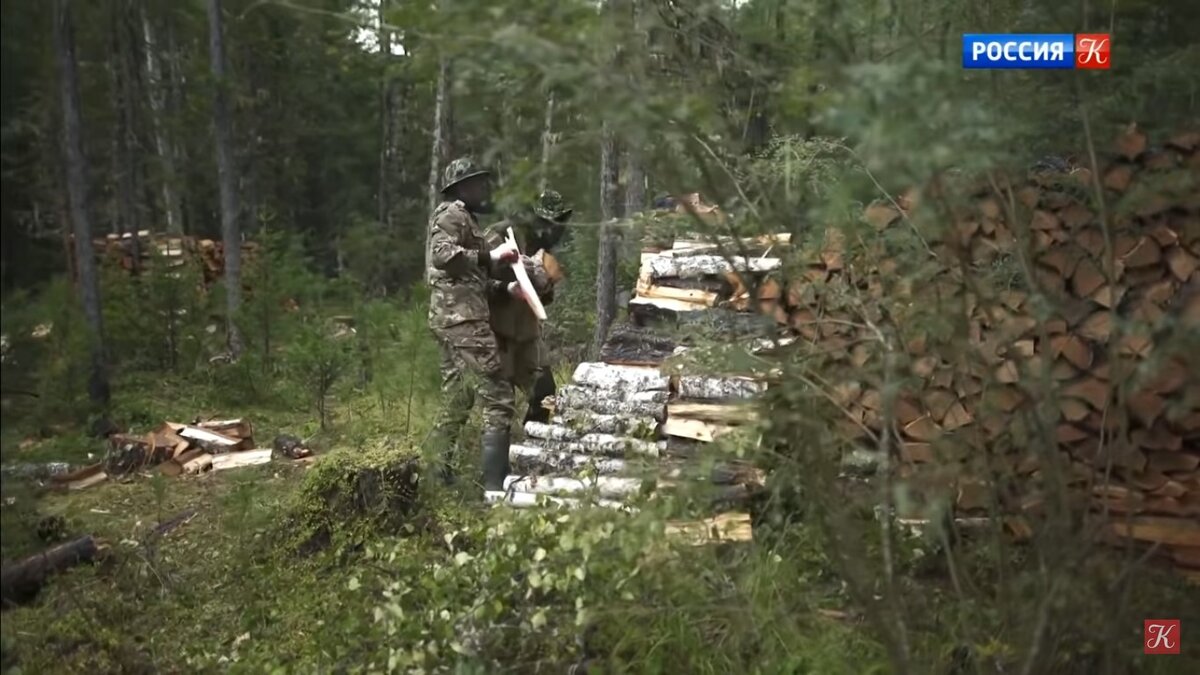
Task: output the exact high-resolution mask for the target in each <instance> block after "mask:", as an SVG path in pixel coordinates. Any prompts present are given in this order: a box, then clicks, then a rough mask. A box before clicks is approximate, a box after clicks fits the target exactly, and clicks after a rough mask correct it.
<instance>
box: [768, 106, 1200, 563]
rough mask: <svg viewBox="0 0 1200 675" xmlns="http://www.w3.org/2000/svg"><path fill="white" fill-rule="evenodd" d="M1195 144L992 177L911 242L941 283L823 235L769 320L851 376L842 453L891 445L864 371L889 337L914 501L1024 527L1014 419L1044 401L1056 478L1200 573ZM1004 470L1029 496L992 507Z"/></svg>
mask: <svg viewBox="0 0 1200 675" xmlns="http://www.w3.org/2000/svg"><path fill="white" fill-rule="evenodd" d="M1198 148H1200V133H1196V132H1192V133H1186V134H1180V135H1178V136H1175V137H1173V138H1171V139H1170V140H1169V141H1168V142H1167V143H1165V144H1163V145H1161V146H1152V145H1150V143H1149V142H1148V139H1147V137H1146V136H1145V135H1144V134H1143V133H1141V132H1140V131H1139V130H1138V129H1137V128H1136V127H1130V128H1129V129H1128V130H1127V131H1126V132H1125V133H1124V134H1123V135H1122V136H1121V137H1120V138H1119V139H1118V141H1117V144H1116V148H1115V150H1116V152H1115V153H1114V156H1113V157H1112V159H1110V160H1109V161H1108V162H1107V163H1106V164H1102V165H1101V171H1100V175H1099V176H1093V175H1092V172H1091V171H1090V170H1088V169H1083V168H1077V169H1074V170H1068V171H1060V172H1057V173H1051V172H1045V171H1043V172H1034V173H1032V174H1031V175H1030V176H1029V177H1028V178H1025V179H1023V180H1020V181H1009V180H1006V179H999V180H992V181H990V182H989V183H988V184H987V185H986V186H984V187H981V188H980V189H979V190H978V191H977V192H975V193H974V194H972V195H971V198H970V202H969V204H968V205H967V206H966V207H960V208H955V207H953V206H952V207H949V208H945V209H939V212H940V213H951V214H953V218H954V222H952V223H949V224H948V226H947V227H946V228H945V231H944V233H943V234H942V235H941V236H939V237H934V238H931V239H930V240H929V241H927V242H924V243H925V245H926V246H927V247H928V248H927V250H928V252H929V253H930V256H929V257H930V260H931V263H930V265H931V268H934V269H935V270H936V271H935V273H933V274H931V275H930V276H928V277H927V279H928V280H927V281H925V282H923V284H922V285H919V286H914V284H912V283H910V282H907V281H906V280H904V279H902V278H897V275H896V274H895V271H896V269H897V265H896V263H895V261H894V260H891V259H888V258H887V257H886V256H884V255H883V254H882V253H881V252H880V250H881V247H877V246H876V245H874V244H872V245H868V246H865V247H861V248H859V249H858V250H853V251H852V250H850V249H849V248H848V247H847V246H845V245H844V243H843V242H842V241H841V240H840V239H839V238H838V237H836V236H827V238H826V241H825V243H824V245H823V247H822V248H821V250H820V251H819V254H817V255H813V256H812V257H811V258H810V259H809V261H808V262H809V263H810V264H809V265H808V266H807V268H806V269H805V270H804V271H803V272H802V273H800V274H798V275H796V278H793V279H791V280H789V282H788V283H786V284H784V288H785V289H786V290H785V292H784V293H783V294H782V298H781V302H782V305H783V307H784V310H783V312H782V313H780V312H779V310H778V309H776V308H775V307H770V308H769V309H768V308H767V307H764V311H774V312H776V313H777V314H779V320H780V322H781V323H782V322H783V321H784V315H786V323H787V325H788V328H789V329H790V332H791V333H793V334H794V335H795V337H796V338H797V339H798V342H799V343H801V345H802V347H804V348H807V349H809V350H810V351H809V353H815V352H818V351H819V352H820V353H821V354H822V356H823V357H824V358H826V359H828V360H829V361H830V362H832V366H831V367H832V368H834V369H837V368H838V366H839V365H840V366H841V370H840V371H839V372H844V373H846V378H845V379H843V380H841V381H840V382H839V383H838V384H837V385H836V386H834V387H833V391H832V392H831V399H832V400H833V401H834V402H835V403H836V405H837V406H838V407H839V409H840V413H841V416H842V419H841V420H840V424H841V426H842V428H843V429H844V431H845V432H846V434H847V435H849V436H851V437H854V438H865V437H870V436H875V437H878V435H879V434H881V433H883V432H884V428H883V427H884V426H885V424H884V422H885V421H884V419H883V418H884V407H885V406H884V403H885V402H884V397H883V394H882V390H883V386H882V382H881V381H880V380H879V378H878V377H876V376H874V375H872V373H878V372H879V371H880V370H881V363H882V358H883V353H884V347H883V345H884V340H887V339H893V340H896V345H895V346H896V347H902V349H900V350H899V351H901V352H903V354H904V358H902V359H901V362H902V363H903V364H904V366H903V368H904V372H901V373H899V377H900V378H903V383H904V386H903V387H902V388H901V389H900V392H899V395H898V396H897V397H896V398H895V400H894V402H893V404H892V406H891V408H892V421H893V422H894V425H895V426H894V428H895V429H896V430H897V433H898V435H899V437H900V440H901V443H900V446H899V453H900V458H901V459H902V460H903V461H904V465H902V466H901V468H900V472H901V474H902V475H904V476H908V477H909V478H910V479H911V480H912V481H913V484H914V485H920V486H928V485H929V484H930V482H929V481H928V480H926V479H927V478H928V476H930V475H937V476H939V478H938V479H937V480H935V481H933V482H935V483H936V482H940V483H941V485H940V487H941V488H944V489H946V491H947V492H948V494H949V495H950V496H951V498H952V499H954V501H955V503H956V506H957V508H958V510H959V512H960V513H964V514H967V515H969V514H971V513H985V512H989V511H991V510H992V509H994V508H996V507H999V508H1000V509H1001V510H1004V511H1014V510H1020V511H1026V512H1036V510H1037V509H1038V508H1039V506H1040V503H1041V497H1040V495H1039V490H1040V489H1041V487H1040V486H1042V485H1044V484H1045V481H1046V480H1048V479H1049V476H1047V475H1045V471H1044V470H1045V469H1046V467H1044V466H1043V464H1044V461H1043V459H1042V458H1039V457H1038V456H1037V454H1036V453H1034V452H1033V451H1032V450H1031V447H1032V446H1033V444H1034V441H1033V440H1030V438H1031V434H1032V433H1033V432H1031V431H1029V430H1028V428H1027V427H1028V426H1029V425H1028V424H1026V421H1027V420H1029V419H1032V418H1033V416H1034V414H1035V413H1034V411H1035V409H1036V407H1037V406H1039V405H1043V404H1044V403H1045V402H1046V397H1047V395H1048V394H1054V396H1053V399H1052V400H1053V404H1054V405H1055V406H1056V408H1057V414H1056V417H1057V419H1056V420H1053V421H1052V423H1051V424H1050V426H1049V430H1048V433H1049V434H1051V435H1052V436H1053V439H1052V442H1053V443H1055V444H1057V446H1058V448H1059V450H1060V452H1061V453H1063V454H1062V455H1061V457H1062V458H1063V459H1064V460H1066V464H1065V465H1066V466H1067V467H1068V468H1069V471H1068V472H1067V475H1066V476H1065V477H1064V478H1063V481H1064V482H1065V483H1066V484H1068V485H1070V486H1072V487H1073V488H1076V489H1075V494H1078V495H1080V496H1082V497H1083V498H1085V499H1090V500H1092V503H1093V506H1094V508H1095V510H1096V511H1097V512H1098V513H1106V514H1111V515H1112V516H1113V517H1112V519H1111V523H1110V524H1109V530H1110V532H1111V533H1112V534H1114V535H1117V536H1118V537H1131V538H1133V539H1135V540H1138V541H1141V542H1145V543H1154V544H1158V545H1160V547H1161V548H1162V549H1163V550H1165V551H1167V552H1168V553H1169V554H1170V555H1171V556H1172V558H1173V560H1174V561H1175V563H1176V564H1177V565H1178V566H1180V567H1181V568H1183V569H1185V570H1190V572H1189V573H1190V574H1191V575H1200V471H1198V466H1200V376H1197V373H1198V372H1200V352H1198V351H1197V350H1198V349H1200V341H1198V340H1197V336H1198V335H1200V272H1198V271H1197V270H1198V269H1200V151H1198ZM1096 187H1099V188H1100V189H1101V190H1102V191H1103V194H1104V205H1103V206H1098V205H1097V200H1096V199H1095V198H1094V195H1095V189H1094V188H1096ZM917 197H918V193H917V192H915V191H914V192H910V193H909V194H906V195H905V196H903V197H901V198H899V199H895V200H886V201H880V202H877V203H875V204H872V205H871V206H869V207H868V208H867V209H866V212H865V214H864V219H865V220H866V221H867V222H868V223H870V224H871V225H874V226H875V227H876V228H877V229H879V230H881V231H882V230H885V229H888V228H906V229H910V230H914V229H915V225H914V219H916V218H918V217H919V216H921V215H924V214H922V213H921V211H920V210H919V209H918V208H917ZM926 197H932V198H934V199H937V198H938V197H939V195H938V194H937V192H936V191H934V190H930V191H929V192H927V193H926ZM948 202H949V200H945V201H944V202H943V204H945V203H948ZM1006 264H1007V265H1010V266H1011V268H1012V269H1014V270H1016V274H1015V275H1014V276H1015V277H1016V278H1017V279H1018V282H1017V283H1013V284H1011V285H1009V286H1007V287H1005V288H1002V289H997V288H996V287H995V286H996V284H994V283H991V282H989V281H988V275H989V274H990V273H993V272H994V271H995V270H996V269H997V268H998V266H1003V265H1006ZM759 288H760V295H759V299H760V300H761V301H763V302H764V303H766V302H767V301H773V300H776V299H778V298H779V297H780V294H779V292H778V286H776V285H773V284H763V285H760V286H759ZM763 288H766V291H765V293H764V292H762V291H761V289H763ZM848 298H849V301H847V299H848ZM931 308H938V309H937V311H939V312H941V311H943V310H944V312H945V314H946V316H947V317H948V318H949V319H950V323H952V324H954V326H955V328H956V329H957V330H958V333H957V334H958V335H959V338H958V339H957V340H956V341H955V342H957V344H951V343H950V342H941V343H938V344H934V343H935V340H934V338H933V337H932V336H931V335H930V332H929V331H928V330H927V328H926V326H924V325H922V324H923V322H922V320H921V319H920V318H919V317H920V316H922V315H924V316H925V317H926V319H925V320H926V321H928V316H929V310H930V309H931ZM883 310H886V311H883ZM885 323H886V325H885ZM880 326H884V327H885V328H888V327H889V326H890V327H892V328H894V333H892V332H889V331H881V330H880ZM890 335H895V336H896V337H895V338H889V337H888V336H890ZM856 373H857V374H858V375H856ZM1041 433H1045V432H1041ZM1022 439H1025V440H1022ZM948 466H953V467H956V470H955V471H952V472H947V471H945V469H946V468H947V467H948ZM998 473H999V475H1005V476H1010V477H1016V482H1017V483H1018V484H1020V485H1021V486H1022V487H1023V488H1024V489H1022V490H1019V491H1018V494H1016V495H1011V494H1010V495H1008V496H1007V497H1006V496H1002V495H1000V492H1001V490H999V489H997V486H996V485H995V482H994V479H992V478H985V476H992V477H994V476H996V475H998ZM947 476H949V478H947Z"/></svg>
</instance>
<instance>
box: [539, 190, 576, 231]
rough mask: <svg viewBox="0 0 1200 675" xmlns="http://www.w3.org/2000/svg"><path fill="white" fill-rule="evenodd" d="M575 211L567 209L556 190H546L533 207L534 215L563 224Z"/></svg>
mask: <svg viewBox="0 0 1200 675" xmlns="http://www.w3.org/2000/svg"><path fill="white" fill-rule="evenodd" d="M574 212H575V209H568V208H566V204H564V203H563V197H562V195H560V194H559V193H558V192H556V191H555V190H545V191H543V192H542V194H540V195H538V198H537V202H535V203H534V205H533V213H534V215H536V216H538V217H539V218H545V219H546V220H551V221H554V222H556V223H561V222H562V221H564V220H566V219H567V218H569V217H570V216H571V214H572V213H574Z"/></svg>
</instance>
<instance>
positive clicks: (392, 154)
mask: <svg viewBox="0 0 1200 675" xmlns="http://www.w3.org/2000/svg"><path fill="white" fill-rule="evenodd" d="M388 5H389V2H388V0H380V1H379V57H380V59H381V60H382V61H383V68H384V72H383V82H382V84H381V85H380V92H379V99H380V100H379V127H380V139H379V205H378V208H379V216H378V217H379V222H380V224H381V225H383V226H384V227H386V228H388V229H389V230H390V229H391V228H392V227H393V226H394V223H393V213H392V209H393V205H392V202H393V201H394V199H393V194H394V192H395V190H396V186H397V185H398V184H399V181H398V176H397V175H396V174H397V171H396V169H397V167H398V166H399V158H398V157H397V155H398V153H399V147H398V146H397V136H398V133H397V132H398V130H397V124H396V121H397V120H396V117H397V110H396V95H397V87H396V79H395V77H394V76H393V75H392V72H391V69H392V66H393V61H394V60H395V59H393V58H392V31H391V30H389V29H388V27H387V9H388Z"/></svg>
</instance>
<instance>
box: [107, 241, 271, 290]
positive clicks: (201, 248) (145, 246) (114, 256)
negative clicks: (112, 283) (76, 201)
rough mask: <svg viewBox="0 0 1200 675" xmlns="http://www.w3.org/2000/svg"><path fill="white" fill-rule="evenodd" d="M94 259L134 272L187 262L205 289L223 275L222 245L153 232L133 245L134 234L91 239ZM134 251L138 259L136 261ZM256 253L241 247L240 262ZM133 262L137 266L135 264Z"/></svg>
mask: <svg viewBox="0 0 1200 675" xmlns="http://www.w3.org/2000/svg"><path fill="white" fill-rule="evenodd" d="M92 248H93V250H94V251H95V252H96V254H97V256H99V257H101V258H102V259H108V260H111V261H113V262H114V263H116V264H117V265H119V266H120V267H121V268H122V269H125V270H128V271H131V272H132V271H133V270H135V269H147V268H148V267H150V266H151V264H152V263H154V262H156V261H158V262H160V264H162V265H164V266H165V267H167V268H168V269H171V268H177V267H182V266H184V265H186V264H187V263H188V262H189V261H195V262H196V263H198V265H199V268H200V269H201V271H202V272H203V275H204V284H205V286H208V285H210V284H212V283H214V282H216V281H219V280H220V279H221V277H222V275H223V274H224V273H225V253H224V243H223V242H220V241H213V240H212V239H201V238H197V237H190V236H184V235H173V234H163V233H153V232H151V231H150V230H141V231H139V232H138V233H137V240H136V243H135V240H134V237H133V233H131V232H126V233H125V234H123V235H118V234H109V235H108V236H107V237H104V238H98V239H94V240H92ZM135 252H136V254H137V256H138V258H137V259H136V260H135V258H134V255H135ZM257 252H258V245H257V244H256V243H254V242H244V243H243V244H242V259H243V260H246V259H248V258H252V257H253V256H254V255H255V254H256V253H257ZM135 263H136V264H135Z"/></svg>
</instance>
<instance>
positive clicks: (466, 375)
mask: <svg viewBox="0 0 1200 675" xmlns="http://www.w3.org/2000/svg"><path fill="white" fill-rule="evenodd" d="M433 334H434V337H435V338H437V341H438V347H439V349H440V350H441V371H442V401H441V409H440V410H439V411H438V417H437V422H436V423H435V424H434V428H433V437H434V439H433V440H434V444H435V446H437V447H436V448H435V450H437V451H438V452H439V454H441V455H442V456H446V455H449V454H450V453H452V452H453V451H454V449H455V448H456V447H457V445H458V440H459V435H460V434H461V433H462V428H463V426H464V425H465V424H466V423H467V418H468V417H469V416H470V414H471V408H473V407H474V406H475V399H476V396H478V398H479V399H480V400H481V402H482V404H483V428H484V430H485V431H507V430H508V429H509V428H510V427H511V425H512V419H513V415H514V408H515V407H516V402H515V400H514V397H513V387H512V384H511V383H510V382H509V381H507V380H505V378H504V375H503V370H502V367H501V362H500V349H499V345H498V344H497V342H496V336H495V335H494V334H493V333H492V329H491V327H489V326H488V324H487V322H486V321H468V322H466V323H460V324H457V325H454V326H450V327H448V328H434V329H433Z"/></svg>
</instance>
